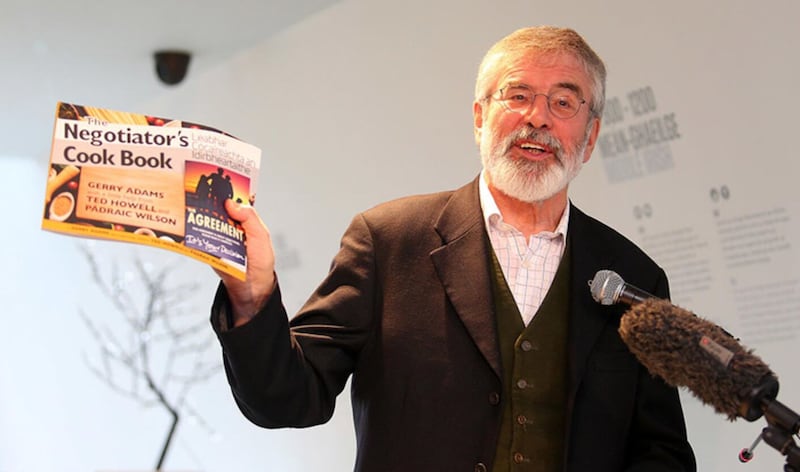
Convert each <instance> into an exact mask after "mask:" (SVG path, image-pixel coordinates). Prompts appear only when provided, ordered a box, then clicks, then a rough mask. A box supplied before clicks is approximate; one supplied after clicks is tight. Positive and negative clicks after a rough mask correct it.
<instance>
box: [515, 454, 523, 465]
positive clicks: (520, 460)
mask: <svg viewBox="0 0 800 472" xmlns="http://www.w3.org/2000/svg"><path fill="white" fill-rule="evenodd" d="M514 462H515V463H517V464H522V463H523V462H525V456H523V455H522V453H521V452H516V453H514Z"/></svg>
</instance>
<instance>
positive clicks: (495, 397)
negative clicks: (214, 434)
mask: <svg viewBox="0 0 800 472" xmlns="http://www.w3.org/2000/svg"><path fill="white" fill-rule="evenodd" d="M489 404H490V405H498V404H500V394H499V393H497V392H492V393H490V394H489Z"/></svg>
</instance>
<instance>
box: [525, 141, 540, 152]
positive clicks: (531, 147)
mask: <svg viewBox="0 0 800 472" xmlns="http://www.w3.org/2000/svg"><path fill="white" fill-rule="evenodd" d="M520 147H521V148H522V149H534V150H537V151H542V152H544V148H543V147H541V146H537V145H535V144H528V143H525V144H522V145H520Z"/></svg>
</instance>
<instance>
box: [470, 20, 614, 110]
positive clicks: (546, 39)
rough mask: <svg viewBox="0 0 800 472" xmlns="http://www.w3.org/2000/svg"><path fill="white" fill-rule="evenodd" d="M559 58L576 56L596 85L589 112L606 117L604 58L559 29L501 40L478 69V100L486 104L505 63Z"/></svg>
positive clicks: (542, 29)
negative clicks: (534, 57) (535, 56)
mask: <svg viewBox="0 0 800 472" xmlns="http://www.w3.org/2000/svg"><path fill="white" fill-rule="evenodd" d="M533 53H536V54H559V53H567V54H571V55H573V56H574V57H575V58H576V59H578V60H579V61H580V62H581V63H582V64H583V67H584V69H585V70H586V73H587V74H588V75H589V77H590V78H591V81H592V90H591V93H592V101H591V103H590V104H589V110H590V112H591V114H592V115H594V116H595V117H597V118H601V117H602V116H603V108H604V107H605V102H606V66H605V65H604V64H603V60H602V59H600V56H598V55H597V53H595V52H594V50H592V48H591V47H590V46H589V45H588V44H587V43H586V41H584V39H583V38H582V37H581V36H580V35H579V34H578V33H576V32H575V31H574V30H572V29H569V28H558V27H555V26H535V27H530V28H522V29H518V30H517V31H514V32H513V33H511V34H509V35H508V36H506V37H505V38H503V39H501V40H500V41H498V42H497V43H495V45H494V46H492V47H491V49H489V51H488V52H487V53H486V55H485V56H484V57H483V61H481V65H480V67H479V68H478V79H477V81H476V83H475V100H483V99H485V98H486V97H488V96H489V95H490V94H491V93H492V92H491V91H490V90H489V87H491V86H493V85H494V84H493V81H494V80H495V78H496V76H497V73H498V68H499V67H500V65H501V64H503V62H504V61H503V59H508V58H511V59H514V58H518V57H523V56H525V55H527V54H533Z"/></svg>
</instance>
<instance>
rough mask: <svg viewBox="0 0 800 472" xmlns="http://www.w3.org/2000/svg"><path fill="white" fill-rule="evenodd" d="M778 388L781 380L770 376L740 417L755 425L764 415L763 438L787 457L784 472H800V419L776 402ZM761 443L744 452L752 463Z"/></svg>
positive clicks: (750, 397)
mask: <svg viewBox="0 0 800 472" xmlns="http://www.w3.org/2000/svg"><path fill="white" fill-rule="evenodd" d="M778 387H779V385H778V379H776V378H775V377H774V376H773V375H768V376H767V377H766V378H765V379H764V381H763V382H762V383H761V385H759V386H758V387H755V388H753V390H751V391H750V392H748V394H747V397H746V398H747V399H746V400H745V401H744V402H742V404H741V405H740V407H739V410H740V411H739V414H740V415H741V417H742V418H744V419H746V420H747V421H755V420H757V419H758V418H760V417H761V416H762V415H763V416H764V418H765V419H766V420H767V426H766V427H765V428H764V429H763V430H761V436H760V438H761V439H763V440H764V442H765V443H767V444H769V445H770V446H772V447H773V448H774V449H775V450H777V451H778V452H780V453H781V454H783V455H784V456H786V464H785V465H784V467H783V470H784V472H800V447H798V445H797V443H795V441H794V435H796V434H797V433H798V431H800V415H798V414H797V413H795V412H794V411H792V410H791V409H790V408H789V407H787V406H786V405H784V404H783V403H781V402H779V401H778V400H776V399H775V398H776V397H777V396H778ZM757 443H758V440H756V443H754V445H753V447H751V448H750V449H749V450H745V451H743V452H742V456H743V457H745V458H747V460H749V457H752V450H753V449H754V448H755V444H757ZM748 456H749V457H748Z"/></svg>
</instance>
